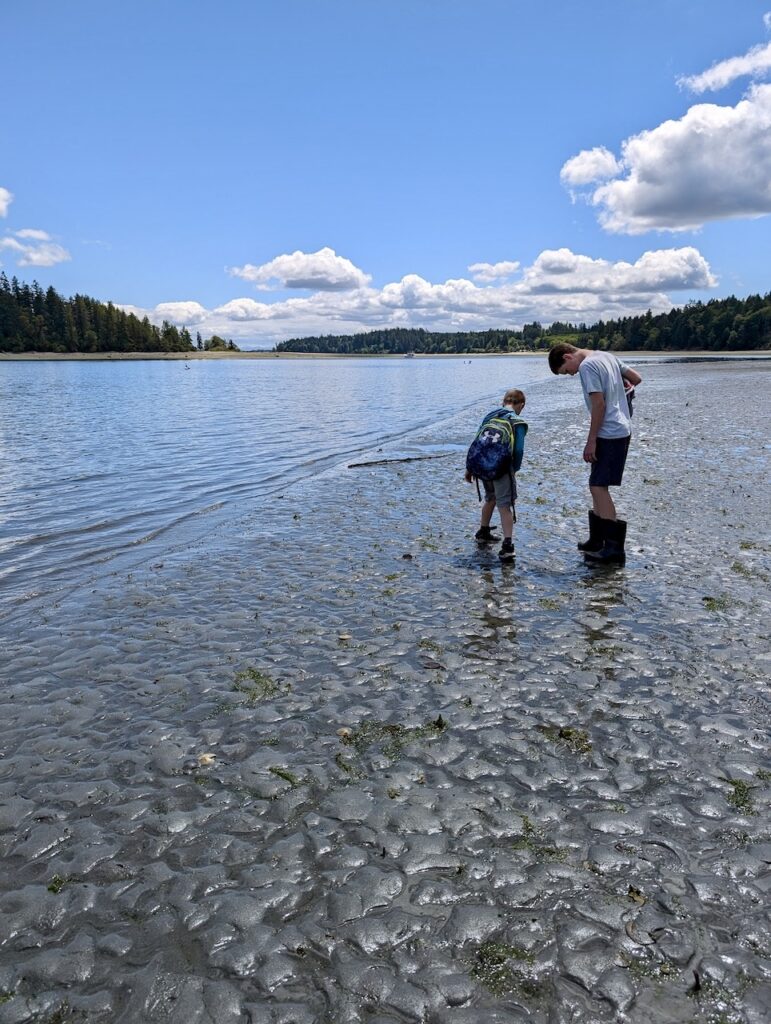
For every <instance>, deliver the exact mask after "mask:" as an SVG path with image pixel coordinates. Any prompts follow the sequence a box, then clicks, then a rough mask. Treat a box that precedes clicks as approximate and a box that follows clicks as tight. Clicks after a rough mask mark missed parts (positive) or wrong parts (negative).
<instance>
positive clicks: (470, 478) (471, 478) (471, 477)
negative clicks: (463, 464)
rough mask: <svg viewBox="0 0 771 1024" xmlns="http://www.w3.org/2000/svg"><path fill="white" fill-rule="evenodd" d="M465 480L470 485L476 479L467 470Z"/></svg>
mask: <svg viewBox="0 0 771 1024" xmlns="http://www.w3.org/2000/svg"><path fill="white" fill-rule="evenodd" d="M463 479H464V480H465V481H466V483H467V484H470V483H472V481H473V479H474V477H473V476H472V475H471V473H469V471H468V470H466V472H465V473H464V474H463Z"/></svg>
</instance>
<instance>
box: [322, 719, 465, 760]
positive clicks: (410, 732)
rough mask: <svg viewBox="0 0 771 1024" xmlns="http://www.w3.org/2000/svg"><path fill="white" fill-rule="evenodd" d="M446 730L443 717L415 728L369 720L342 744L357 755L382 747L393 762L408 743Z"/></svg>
mask: <svg viewBox="0 0 771 1024" xmlns="http://www.w3.org/2000/svg"><path fill="white" fill-rule="evenodd" d="M446 728H447V722H446V721H445V720H444V718H442V716H441V715H439V717H438V718H435V719H434V720H433V721H431V722H426V724H425V725H415V726H405V725H401V724H400V723H398V722H376V721H372V720H367V721H365V722H362V723H361V725H360V726H359V727H358V729H352V730H351V731H350V732H347V733H345V734H344V735H342V736H341V737H340V742H341V743H345V744H346V745H347V746H351V747H353V748H354V750H355V751H356V753H357V754H364V753H365V752H366V751H367V750H368V749H369V747H371V746H374V745H377V746H380V748H381V750H382V751H383V753H384V754H385V756H386V757H388V758H390V759H391V760H393V759H394V758H397V757H398V756H399V754H401V752H402V750H403V749H404V747H406V746H407V744H408V743H413V742H414V741H416V740H422V739H430V738H433V737H436V736H440V735H441V734H442V733H443V732H444V730H445V729H446Z"/></svg>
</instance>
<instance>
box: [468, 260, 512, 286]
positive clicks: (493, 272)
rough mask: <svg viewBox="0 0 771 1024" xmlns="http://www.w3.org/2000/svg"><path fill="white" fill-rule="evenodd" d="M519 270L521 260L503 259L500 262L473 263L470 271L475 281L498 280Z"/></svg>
mask: <svg viewBox="0 0 771 1024" xmlns="http://www.w3.org/2000/svg"><path fill="white" fill-rule="evenodd" d="M518 270H519V260H502V261H501V262H500V263H472V264H470V265H469V268H468V271H469V273H470V274H471V276H472V277H473V278H474V280H475V281H482V282H487V281H497V280H499V279H500V278H502V277H511V275H512V274H515V273H516V272H517V271H518Z"/></svg>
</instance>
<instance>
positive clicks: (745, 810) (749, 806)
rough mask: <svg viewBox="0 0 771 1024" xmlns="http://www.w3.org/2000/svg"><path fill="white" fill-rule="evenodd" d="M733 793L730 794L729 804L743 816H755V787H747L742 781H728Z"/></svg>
mask: <svg viewBox="0 0 771 1024" xmlns="http://www.w3.org/2000/svg"><path fill="white" fill-rule="evenodd" d="M726 782H727V783H728V785H729V786H731V787H732V789H733V792H731V793H729V794H728V797H727V799H728V803H729V804H730V805H731V806H732V807H734V808H736V810H737V811H740V812H741V813H742V814H754V813H755V806H754V804H753V803H752V790H753V789H754V787H753V786H749V785H747V783H746V782H744V781H742V779H726Z"/></svg>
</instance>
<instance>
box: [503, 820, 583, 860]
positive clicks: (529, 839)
mask: <svg viewBox="0 0 771 1024" xmlns="http://www.w3.org/2000/svg"><path fill="white" fill-rule="evenodd" d="M543 838H544V836H543V830H542V829H539V828H536V826H535V825H534V824H533V823H532V821H531V820H530V818H529V817H528V816H527V815H526V814H523V815H522V834H521V835H519V836H517V838H516V839H515V840H514V842H513V843H512V846H513V848H514V849H515V850H529V852H530V853H532V854H533V855H534V856H535V857H537V858H538V859H539V860H550V861H557V862H559V863H561V862H562V861H564V860H566V859H567V855H568V852H569V851H568V850H567V849H566V848H565V847H561V846H549V845H548V844H546V843H544V842H543Z"/></svg>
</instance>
